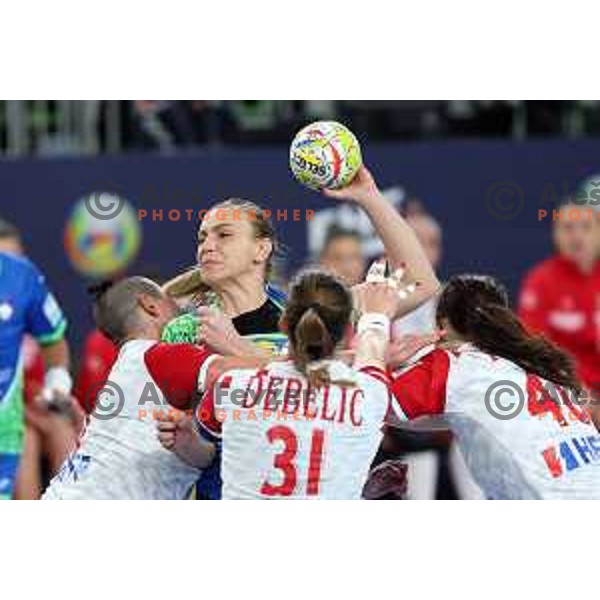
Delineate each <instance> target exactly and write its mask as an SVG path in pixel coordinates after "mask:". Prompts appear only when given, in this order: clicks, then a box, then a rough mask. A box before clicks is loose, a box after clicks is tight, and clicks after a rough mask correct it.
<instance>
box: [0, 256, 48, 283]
mask: <svg viewBox="0 0 600 600" xmlns="http://www.w3.org/2000/svg"><path fill="white" fill-rule="evenodd" d="M0 272H4V273H5V274H7V275H9V276H10V277H11V278H14V277H18V278H21V279H24V278H29V279H35V278H42V279H43V276H42V273H41V271H40V270H39V269H38V267H37V266H36V265H35V264H34V263H33V262H32V261H31V260H29V259H28V258H27V257H25V256H15V255H13V254H7V253H4V252H0Z"/></svg>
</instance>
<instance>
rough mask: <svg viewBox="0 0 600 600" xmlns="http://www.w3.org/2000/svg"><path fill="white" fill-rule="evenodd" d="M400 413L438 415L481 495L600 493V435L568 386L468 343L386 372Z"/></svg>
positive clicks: (580, 495)
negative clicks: (453, 437) (393, 372)
mask: <svg viewBox="0 0 600 600" xmlns="http://www.w3.org/2000/svg"><path fill="white" fill-rule="evenodd" d="M391 389H392V392H393V396H394V398H395V400H396V402H393V404H392V405H393V406H394V408H395V410H396V413H397V415H398V416H400V417H401V418H409V419H413V418H417V417H419V416H422V415H441V414H443V415H444V420H446V421H447V422H448V424H449V425H450V427H451V428H452V430H453V431H454V432H455V434H456V436H457V439H458V443H459V446H460V449H461V450H462V452H463V454H464V457H465V460H466V463H467V466H468V467H469V470H470V472H471V474H472V475H473V477H474V479H475V481H476V482H477V483H478V485H479V486H480V487H481V488H482V490H483V491H484V493H485V495H486V497H488V498H494V499H496V498H507V499H512V498H515V499H516V498H557V499H559V498H563V499H570V498H600V435H599V433H598V430H597V429H596V427H595V426H594V425H593V424H592V423H591V421H590V418H589V416H588V414H587V413H586V412H585V411H584V410H583V409H582V408H581V406H580V404H581V402H580V401H578V400H577V399H576V400H575V401H573V398H574V396H573V393H572V392H570V393H567V392H566V391H565V390H564V389H563V388H561V387H560V386H557V385H554V384H550V383H549V382H547V381H545V380H543V379H542V378H540V377H538V376H537V375H533V374H531V373H526V372H525V371H524V370H523V369H521V368H520V367H518V366H517V365H516V364H514V363H513V362H511V361H508V360H505V359H503V358H499V357H494V356H490V355H489V354H486V353H483V352H481V351H479V350H478V349H476V348H475V347H474V346H472V345H470V344H464V345H462V346H461V347H460V348H457V349H454V350H442V349H435V350H433V351H431V352H429V353H428V354H426V355H425V356H424V357H422V358H421V359H420V360H419V361H418V362H417V363H416V364H414V365H412V366H411V367H409V368H408V369H407V370H406V371H404V372H403V373H400V374H396V375H395V376H394V377H393V382H392V386H391Z"/></svg>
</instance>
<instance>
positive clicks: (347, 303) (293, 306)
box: [284, 270, 354, 388]
mask: <svg viewBox="0 0 600 600" xmlns="http://www.w3.org/2000/svg"><path fill="white" fill-rule="evenodd" d="M351 312H352V297H351V295H350V292H349V291H348V290H347V289H346V288H345V287H344V285H343V284H342V283H341V282H339V281H338V280H337V279H336V278H335V277H333V276H332V275H329V274H327V273H325V272H323V271H318V270H313V271H307V272H305V273H303V274H300V275H298V276H297V277H296V279H295V280H294V282H293V283H292V285H291V286H290V295H289V300H288V304H287V307H286V310H285V315H284V320H285V321H286V323H287V330H288V335H289V338H290V351H291V352H290V353H291V357H292V360H293V362H294V365H295V366H296V368H297V369H298V370H299V371H300V372H301V373H302V374H303V375H304V376H305V377H306V378H307V379H308V381H309V383H310V385H311V386H313V387H316V388H320V387H323V386H327V385H332V384H340V385H354V384H353V383H352V382H346V381H344V382H342V381H332V380H331V377H330V374H329V370H328V368H327V366H323V365H312V364H311V363H315V362H317V361H323V360H327V359H331V358H333V356H334V353H335V349H336V346H337V345H338V344H339V343H340V342H341V341H342V339H343V337H344V332H345V329H346V326H347V325H348V323H349V322H350V314H351Z"/></svg>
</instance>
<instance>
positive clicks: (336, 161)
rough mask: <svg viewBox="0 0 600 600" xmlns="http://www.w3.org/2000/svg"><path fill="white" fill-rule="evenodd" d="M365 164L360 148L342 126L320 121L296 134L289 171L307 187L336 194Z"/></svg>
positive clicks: (291, 150) (351, 134)
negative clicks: (331, 191) (332, 191)
mask: <svg viewBox="0 0 600 600" xmlns="http://www.w3.org/2000/svg"><path fill="white" fill-rule="evenodd" d="M361 164H362V156H361V153H360V145H359V143H358V140H357V139H356V138H355V137H354V134H353V133H352V132H351V131H350V130H349V129H348V128H347V127H344V126H343V125H342V124H341V123H336V122H335V121H317V122H316V123H312V124H310V125H307V126H306V127H304V128H303V129H301V130H300V131H299V132H298V133H297V134H296V137H295V138H294V140H293V141H292V145H291V147H290V168H291V169H292V172H293V173H294V177H296V179H297V180H298V181H299V182H300V183H302V184H304V185H305V186H307V187H309V188H312V189H315V190H321V189H329V190H335V189H338V188H343V187H345V186H347V185H348V184H349V183H350V182H351V181H352V180H353V179H354V177H355V176H356V173H357V171H358V169H359V168H360V166H361Z"/></svg>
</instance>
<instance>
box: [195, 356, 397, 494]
mask: <svg viewBox="0 0 600 600" xmlns="http://www.w3.org/2000/svg"><path fill="white" fill-rule="evenodd" d="M323 364H326V365H327V366H328V368H329V373H330V376H331V379H332V382H333V383H332V385H331V386H326V387H323V388H321V389H319V390H316V389H314V388H311V387H310V385H309V383H308V381H307V380H306V378H305V377H304V376H303V375H302V374H301V373H300V372H299V371H298V370H297V369H296V368H295V366H294V365H293V363H292V362H291V361H287V362H275V363H271V364H270V365H268V366H267V367H266V368H265V369H263V370H261V371H252V370H237V371H230V372H229V373H227V374H225V375H224V376H222V377H221V378H220V379H219V380H218V381H217V383H216V385H215V386H213V387H212V388H210V389H209V390H208V392H207V393H206V395H205V398H204V400H203V402H202V405H201V406H200V407H199V410H198V419H199V421H200V425H201V432H202V433H204V435H206V437H208V438H209V439H213V440H214V441H218V440H220V439H221V436H222V453H223V456H222V478H223V498H224V499H238V498H262V499H282V498H290V499H311V498H312V499H332V498H347V499H358V498H360V496H361V492H362V488H363V485H364V483H365V480H366V477H367V473H368V470H369V467H370V465H371V462H372V460H373V458H374V457H375V454H376V452H377V449H378V447H379V443H380V441H381V437H382V433H381V427H382V423H383V419H384V417H385V415H386V412H387V410H388V408H389V389H388V385H387V384H388V383H389V380H388V379H387V376H386V374H385V372H384V371H382V370H381V369H377V368H376V367H368V368H365V369H362V370H361V371H354V370H352V369H351V368H350V367H348V366H347V365H345V364H344V363H342V362H340V361H327V362H325V363H323ZM338 381H342V382H344V383H346V382H347V383H348V384H349V385H339V384H337V383H336V382H338Z"/></svg>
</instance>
